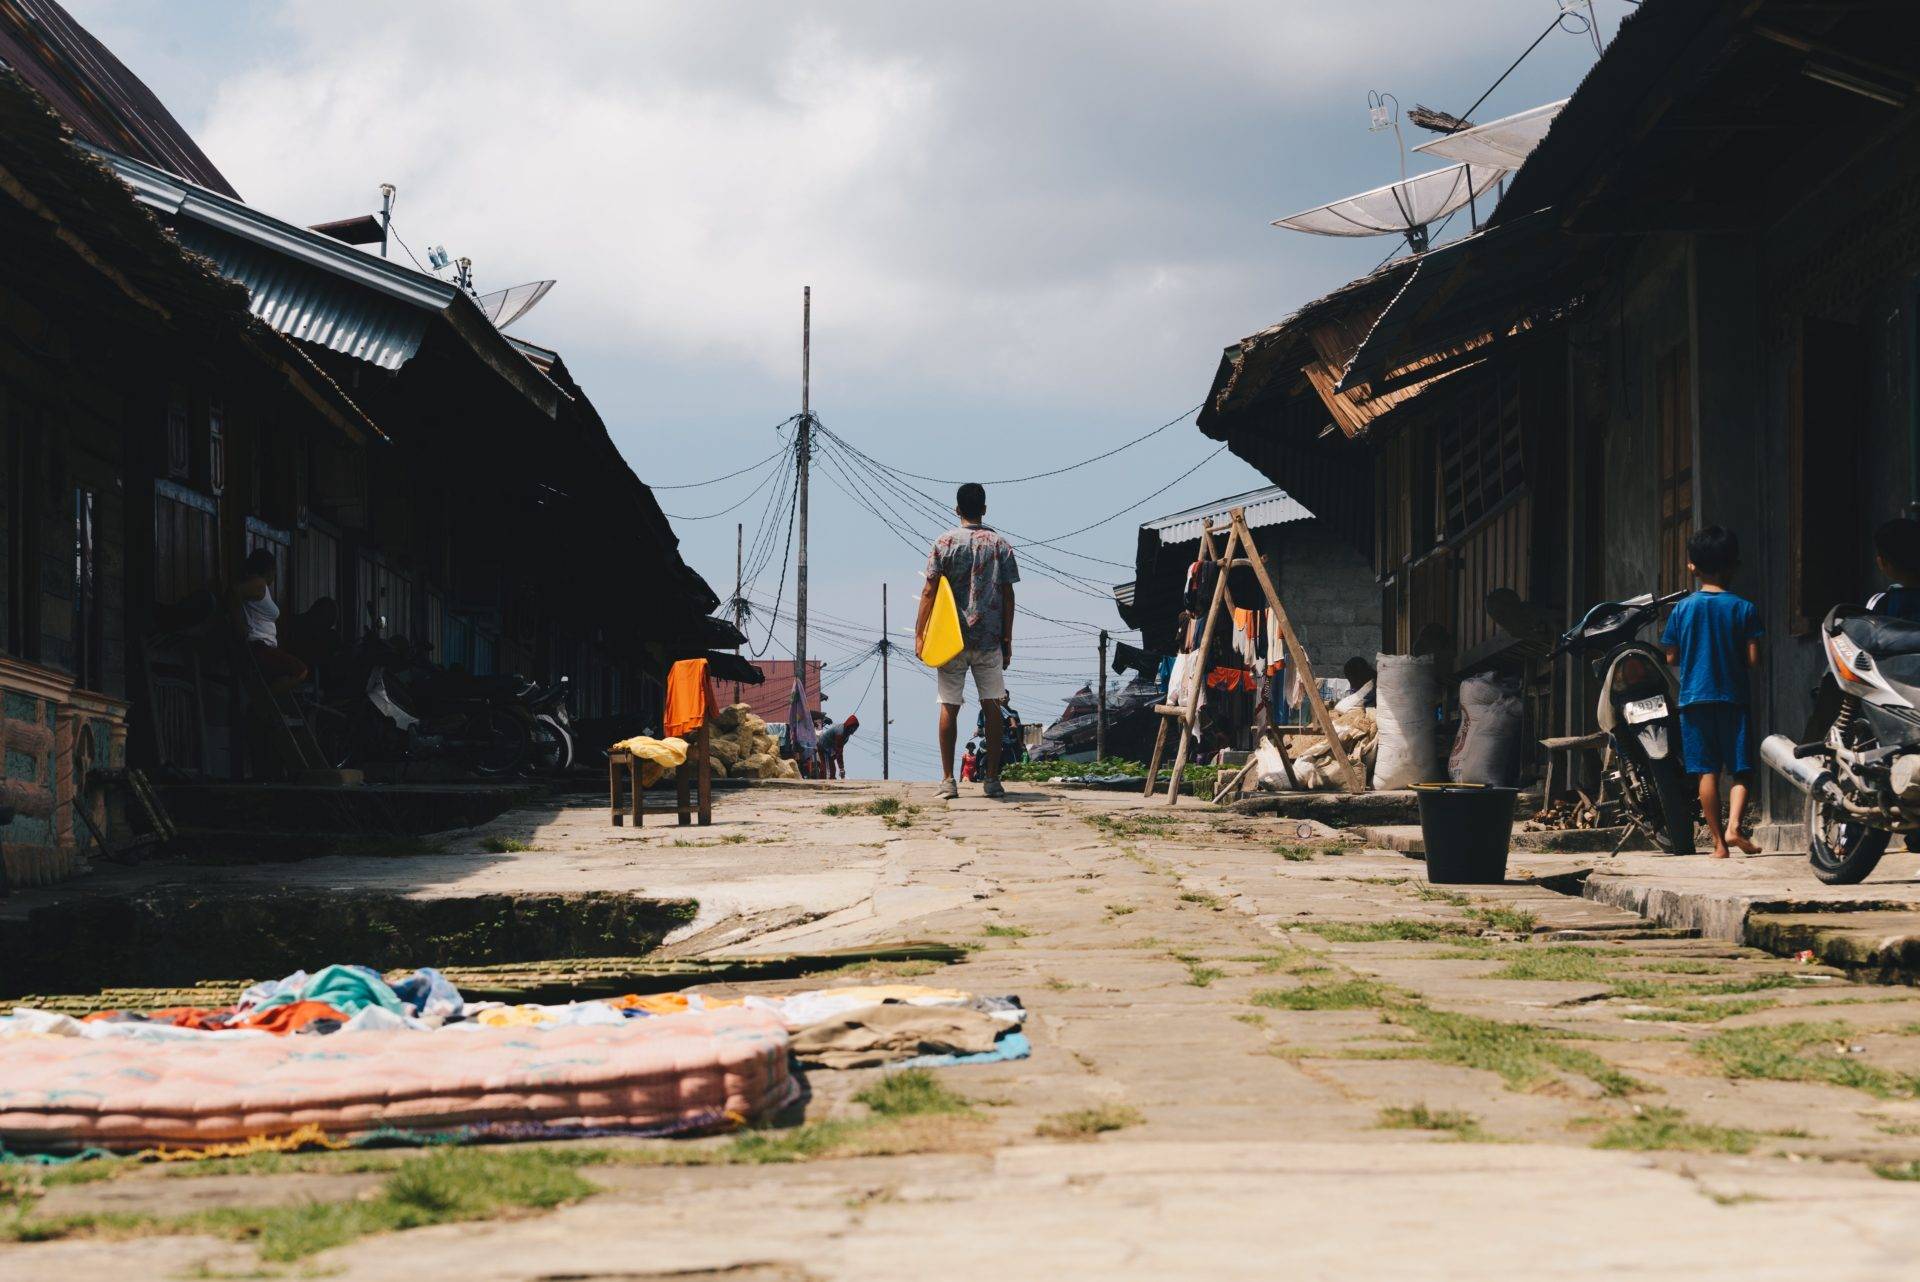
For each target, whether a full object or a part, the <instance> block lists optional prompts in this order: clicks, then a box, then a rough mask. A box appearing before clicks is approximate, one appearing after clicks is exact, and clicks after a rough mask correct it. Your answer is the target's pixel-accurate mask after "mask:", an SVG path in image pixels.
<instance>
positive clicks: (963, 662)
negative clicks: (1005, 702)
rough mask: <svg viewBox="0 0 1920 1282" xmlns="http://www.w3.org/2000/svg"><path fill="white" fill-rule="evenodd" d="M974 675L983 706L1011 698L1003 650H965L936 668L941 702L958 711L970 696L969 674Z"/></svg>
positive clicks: (975, 689)
mask: <svg viewBox="0 0 1920 1282" xmlns="http://www.w3.org/2000/svg"><path fill="white" fill-rule="evenodd" d="M969 672H971V673H973V692H974V693H975V694H976V695H978V696H979V697H980V701H981V702H982V703H987V702H990V701H997V700H1000V699H1004V698H1006V697H1007V670H1006V666H1005V664H1003V663H1002V661H1001V659H1000V647H999V646H997V645H996V646H988V647H986V648H984V649H980V650H962V651H961V652H960V653H959V654H956V655H954V656H953V657H952V658H951V659H949V660H947V661H946V662H945V663H943V664H941V665H940V666H939V667H937V668H935V669H934V673H935V677H936V684H938V686H939V687H940V689H939V699H940V702H941V703H944V704H946V705H947V706H948V707H952V708H957V707H959V706H960V704H961V701H962V700H963V699H964V698H965V697H966V693H967V673H969Z"/></svg>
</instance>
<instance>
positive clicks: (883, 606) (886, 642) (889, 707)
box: [880, 583, 893, 779]
mask: <svg viewBox="0 0 1920 1282" xmlns="http://www.w3.org/2000/svg"><path fill="white" fill-rule="evenodd" d="M892 652H893V638H892V637H890V636H888V635H887V585H886V584H884V583H882V584H881V585H880V777H881V778H882V779H891V778H893V729H892V727H893V699H892V692H891V691H890V690H888V688H887V657H888V656H889V655H890V654H892Z"/></svg>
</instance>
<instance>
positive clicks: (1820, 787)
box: [1760, 734, 1843, 806]
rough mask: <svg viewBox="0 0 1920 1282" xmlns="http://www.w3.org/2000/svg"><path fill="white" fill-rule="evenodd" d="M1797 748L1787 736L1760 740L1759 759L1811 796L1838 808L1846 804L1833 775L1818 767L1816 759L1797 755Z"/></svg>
mask: <svg viewBox="0 0 1920 1282" xmlns="http://www.w3.org/2000/svg"><path fill="white" fill-rule="evenodd" d="M1798 747H1799V745H1798V744H1796V743H1795V742H1794V741H1793V740H1791V739H1789V738H1788V737H1787V736H1786V735H1783V734H1770V735H1768V736H1767V737H1766V738H1765V739H1762V740H1761V741H1760V760H1762V761H1764V762H1765V763H1766V764H1767V767H1768V768H1769V769H1771V770H1772V771H1773V772H1774V773H1775V774H1777V775H1779V776H1780V777H1781V778H1783V779H1785V780H1786V781H1787V782H1788V783H1790V784H1792V785H1793V786H1794V787H1796V788H1798V789H1799V790H1800V791H1801V792H1804V793H1806V794H1807V795H1808V796H1810V797H1817V798H1819V799H1820V800H1822V801H1827V802H1831V803H1832V804H1834V805H1836V806H1837V805H1841V804H1843V803H1842V801H1841V797H1840V788H1839V786H1838V785H1837V784H1835V783H1834V781H1833V772H1832V771H1831V770H1828V769H1827V768H1826V767H1824V766H1822V765H1821V764H1819V758H1817V757H1799V756H1795V755H1794V750H1795V749H1796V748H1798Z"/></svg>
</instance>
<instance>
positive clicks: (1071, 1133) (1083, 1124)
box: [1033, 1104, 1147, 1140]
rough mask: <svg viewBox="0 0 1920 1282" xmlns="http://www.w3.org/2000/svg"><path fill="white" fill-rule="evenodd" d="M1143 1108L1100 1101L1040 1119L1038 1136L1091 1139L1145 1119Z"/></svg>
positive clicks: (1035, 1129)
mask: <svg viewBox="0 0 1920 1282" xmlns="http://www.w3.org/2000/svg"><path fill="white" fill-rule="evenodd" d="M1146 1120H1147V1119H1146V1118H1145V1117H1143V1116H1142V1115H1141V1113H1140V1110H1139V1109H1137V1108H1133V1107H1131V1106H1129V1105H1126V1104H1101V1105H1099V1106H1098V1107H1096V1108H1081V1109H1075V1110H1074V1111H1072V1112H1070V1113H1055V1114H1053V1115H1052V1116H1050V1117H1044V1118H1042V1119H1040V1124H1039V1125H1038V1126H1036V1127H1034V1128H1033V1133H1034V1134H1035V1135H1039V1136H1042V1137H1044V1138H1046V1139H1054V1140H1090V1139H1092V1138H1093V1137H1094V1136H1096V1135H1103V1134H1105V1133H1106V1132H1108V1131H1120V1130H1125V1129H1126V1128H1127V1127H1129V1126H1138V1125H1140V1123H1142V1122H1144V1121H1146Z"/></svg>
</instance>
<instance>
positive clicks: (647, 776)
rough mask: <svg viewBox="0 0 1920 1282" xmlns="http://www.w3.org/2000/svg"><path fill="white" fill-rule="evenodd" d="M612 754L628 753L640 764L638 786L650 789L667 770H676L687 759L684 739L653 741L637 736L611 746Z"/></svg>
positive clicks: (653, 739)
mask: <svg viewBox="0 0 1920 1282" xmlns="http://www.w3.org/2000/svg"><path fill="white" fill-rule="evenodd" d="M612 750H613V751H614V752H630V753H632V754H633V755H634V757H636V758H637V759H638V760H639V762H640V786H641V787H643V788H650V787H652V786H653V785H654V784H655V783H656V782H658V781H659V779H660V776H662V775H664V774H666V773H667V772H668V771H669V770H678V769H679V768H680V766H681V765H682V764H684V763H685V761H686V759H687V741H686V740H685V739H655V738H652V737H650V736H648V735H643V734H637V735H635V736H633V738H631V739H622V740H621V741H620V742H619V743H616V744H614V745H613V749H612Z"/></svg>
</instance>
